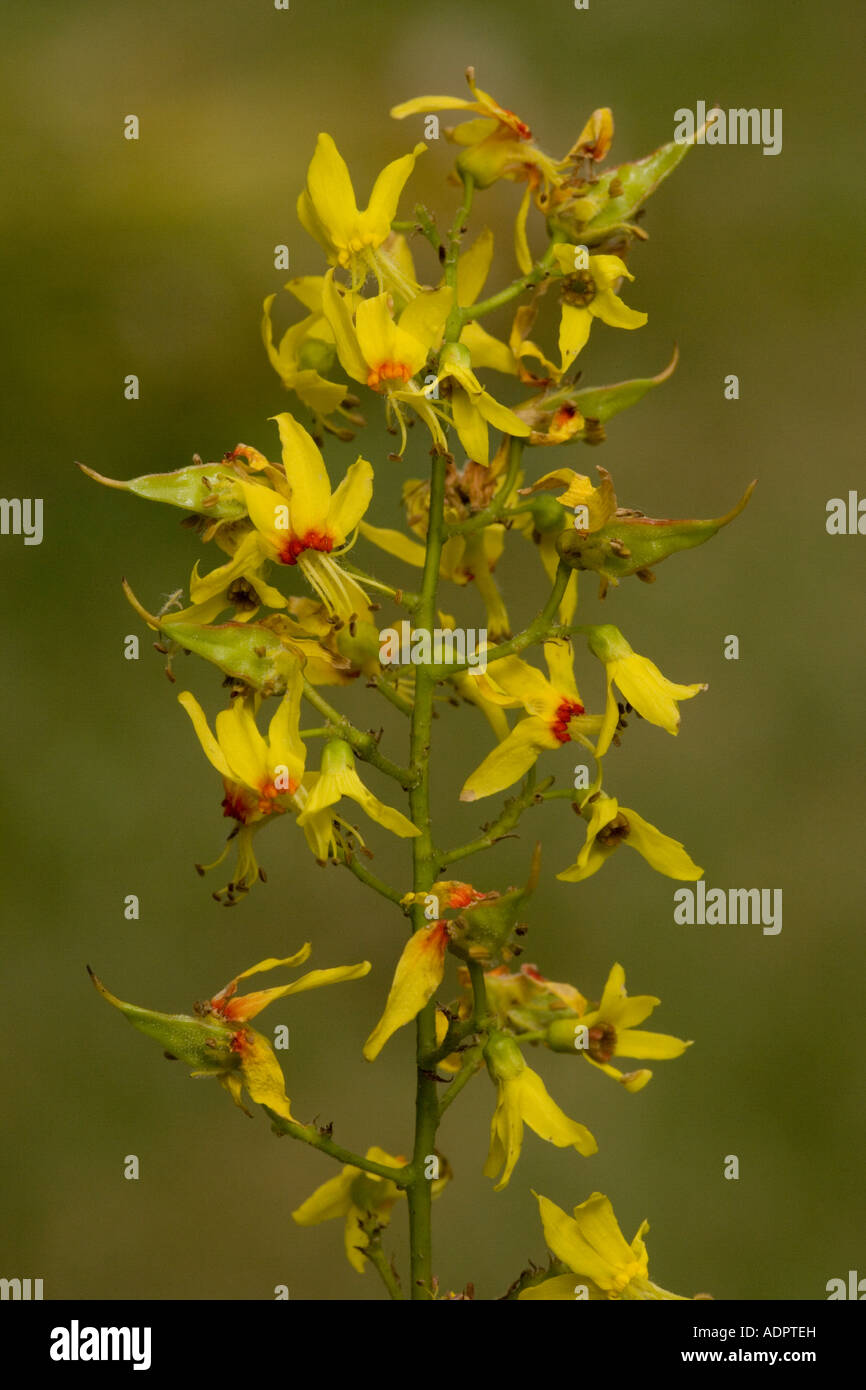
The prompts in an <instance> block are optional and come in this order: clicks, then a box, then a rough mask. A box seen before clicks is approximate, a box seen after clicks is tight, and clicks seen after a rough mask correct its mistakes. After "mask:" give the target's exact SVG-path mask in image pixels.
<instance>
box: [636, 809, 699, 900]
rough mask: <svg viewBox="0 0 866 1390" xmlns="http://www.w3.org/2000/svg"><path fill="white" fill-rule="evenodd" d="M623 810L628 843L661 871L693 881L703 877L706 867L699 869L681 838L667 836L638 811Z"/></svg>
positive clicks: (672, 876)
mask: <svg viewBox="0 0 866 1390" xmlns="http://www.w3.org/2000/svg"><path fill="white" fill-rule="evenodd" d="M622 813H623V815H624V816H625V818H626V820H627V821H628V824H629V831H628V835H627V836H626V841H625V843H626V844H627V845H630V846H631V848H632V849H636V850H637V852H638V854H640V855H642V856H643V858H644V859H645V860H646V861H647V863H648V864H650V865H651V866H652V868H654V869H655V870H656V871H657V872H658V873H660V874H666V875H667V877H668V878H677V879H682V880H687V881H690V882H694V881H695V880H696V879H699V878H701V877H702V876H703V872H704V871H703V869H699V868H698V866H697V864H696V863H695V862H694V860H693V859H692V858H691V857H690V855H689V854H688V853H687V851H686V849H685V847H684V846H683V845H682V844H681V843H680V841H679V840H672V839H671V837H670V835H664V834H663V833H662V832H661V830H657V829H656V827H655V826H654V825H650V823H649V821H646V820H644V819H643V816H639V815H638V814H637V811H631V810H628V809H627V808H626V807H625V806H623V808H622Z"/></svg>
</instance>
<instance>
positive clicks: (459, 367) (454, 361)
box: [438, 342, 529, 464]
mask: <svg viewBox="0 0 866 1390" xmlns="http://www.w3.org/2000/svg"><path fill="white" fill-rule="evenodd" d="M479 365H480V364H479ZM472 367H473V357H472V351H471V348H470V347H468V346H467V344H466V343H465V342H459V343H446V344H445V347H444V348H443V349H442V353H441V355H440V358H439V376H438V380H439V381H447V382H449V383H450V387H451V414H452V417H453V420H454V428H455V429H456V431H457V434H458V436H459V438H460V443H461V444H462V445H463V448H464V449H465V450H466V453H467V455H468V456H469V458H470V459H474V460H475V462H476V463H482V464H486V463H488V462H489V461H490V441H489V435H488V426H490V425H492V426H493V427H494V429H498V430H502V431H503V433H505V434H508V435H514V436H517V437H519V438H526V436H527V435H528V434H529V426H528V425H527V424H526V423H525V421H523V420H521V419H519V418H518V416H517V415H515V414H514V411H513V410H509V409H508V407H507V406H505V405H500V403H499V401H497V400H494V398H493V396H491V394H490V392H489V391H487V390H485V388H484V387H483V386H482V385H481V382H480V381H479V380H478V377H477V376H476V375H475V372H474V371H473V370H472Z"/></svg>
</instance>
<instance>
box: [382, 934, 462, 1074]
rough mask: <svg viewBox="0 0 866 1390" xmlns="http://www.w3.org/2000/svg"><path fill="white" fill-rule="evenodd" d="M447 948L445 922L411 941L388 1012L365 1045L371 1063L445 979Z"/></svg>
mask: <svg viewBox="0 0 866 1390" xmlns="http://www.w3.org/2000/svg"><path fill="white" fill-rule="evenodd" d="M447 945H448V928H447V924H446V923H445V922H434V923H433V925H432V926H430V927H421V928H419V930H418V931H416V932H415V933H414V935H413V936H411V937H410V938H409V940H408V941H407V943H406V945H405V947H404V949H403V954H402V955H401V956H400V959H399V961H398V962H397V969H396V970H395V972H394V980H393V983H392V985H391V989H390V992H389V994H388V999H387V1001H386V1004H385V1010H384V1013H383V1014H382V1017H381V1018H380V1020H379V1022H378V1023H377V1024H376V1027H375V1028H374V1029H373V1031H372V1033H371V1034H370V1036H369V1038H368V1039H367V1041H366V1042H365V1044H364V1056H365V1057H366V1058H367V1061H368V1062H372V1061H373V1059H374V1058H375V1057H378V1055H379V1053H380V1052H381V1051H382V1048H383V1047H384V1046H385V1043H386V1042H387V1041H388V1039H389V1038H390V1037H391V1035H392V1034H393V1033H396V1031H397V1029H398V1028H402V1027H403V1025H404V1024H406V1023H409V1022H410V1021H411V1020H412V1019H413V1018H415V1016H416V1015H417V1014H419V1013H420V1012H421V1010H422V1009H423V1008H424V1006H425V1005H426V1004H427V1002H428V1001H429V999H430V998H431V996H432V994H433V992H434V990H435V989H436V988H437V987H438V985H439V983H440V982H441V980H442V975H443V972H444V969H445V949H446V947H447Z"/></svg>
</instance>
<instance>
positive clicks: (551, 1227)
mask: <svg viewBox="0 0 866 1390" xmlns="http://www.w3.org/2000/svg"><path fill="white" fill-rule="evenodd" d="M534 1195H535V1196H538V1194H537V1193H536V1194H534ZM538 1206H539V1209H540V1212H541V1221H542V1225H543V1226H544V1239H545V1240H546V1241H547V1244H548V1247H549V1248H550V1250H551V1251H552V1252H553V1254H554V1255H555V1256H556V1258H557V1260H559V1261H560V1263H561V1264H564V1265H565V1266H566V1268H567V1269H569V1270H571V1273H570V1274H558V1275H556V1276H555V1277H554V1278H553V1279H545V1280H544V1282H543V1283H541V1284H536V1285H535V1286H534V1287H532V1288H528V1289H524V1290H523V1291H522V1292H521V1293H520V1294H518V1298H519V1299H521V1300H526V1301H529V1300H534V1299H542V1300H551V1299H552V1300H557V1301H560V1302H564V1301H568V1302H573V1301H574V1298H575V1289H576V1284H575V1276H577V1279H578V1281H587V1282H586V1283H585V1287H586V1288H587V1292H588V1294H589V1296H590V1298H608V1299H618V1298H626V1299H677V1300H679V1301H685V1300H683V1299H682V1297H681V1295H680V1294H677V1293H668V1291H667V1290H666V1289H660V1288H659V1286H658V1285H657V1284H653V1283H652V1282H651V1281H650V1279H649V1277H648V1260H647V1250H646V1245H645V1244H644V1241H643V1237H644V1236H645V1235H646V1233H647V1231H648V1230H649V1222H648V1221H644V1222H643V1223H642V1224H641V1226H640V1229H639V1230H638V1232H637V1235H636V1236H635V1238H634V1240H633V1241H632V1242H631V1245H628V1244H627V1243H626V1240H625V1237H624V1236H623V1234H622V1231H621V1230H620V1228H619V1225H618V1223H617V1219H616V1217H615V1216H614V1214H613V1207H612V1206H611V1204H610V1201H609V1200H608V1198H607V1197H605V1196H603V1195H602V1193H601V1192H593V1194H592V1196H591V1197H588V1198H587V1200H586V1201H585V1202H581V1204H580V1206H577V1207H575V1208H574V1216H573V1217H572V1216H567V1215H566V1213H565V1212H564V1211H563V1210H562V1208H561V1207H558V1206H557V1205H556V1204H555V1202H551V1201H549V1199H548V1198H547V1197H538Z"/></svg>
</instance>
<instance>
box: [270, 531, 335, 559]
mask: <svg viewBox="0 0 866 1390" xmlns="http://www.w3.org/2000/svg"><path fill="white" fill-rule="evenodd" d="M333 548H334V538H333V536H326V535H323V534H322V532H321V531H308V532H307V534H306V535H305V536H292V537H291V539H290V540H287V541H284V543H283V545H282V547H281V549H280V553H279V555H278V556H277V559H278V560H279V562H280V564H281V565H296V564H297V563H298V556H299V555H303V553H304V551H305V550H324V551H325V552H326V553H327V552H329V551H331V550H333Z"/></svg>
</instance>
